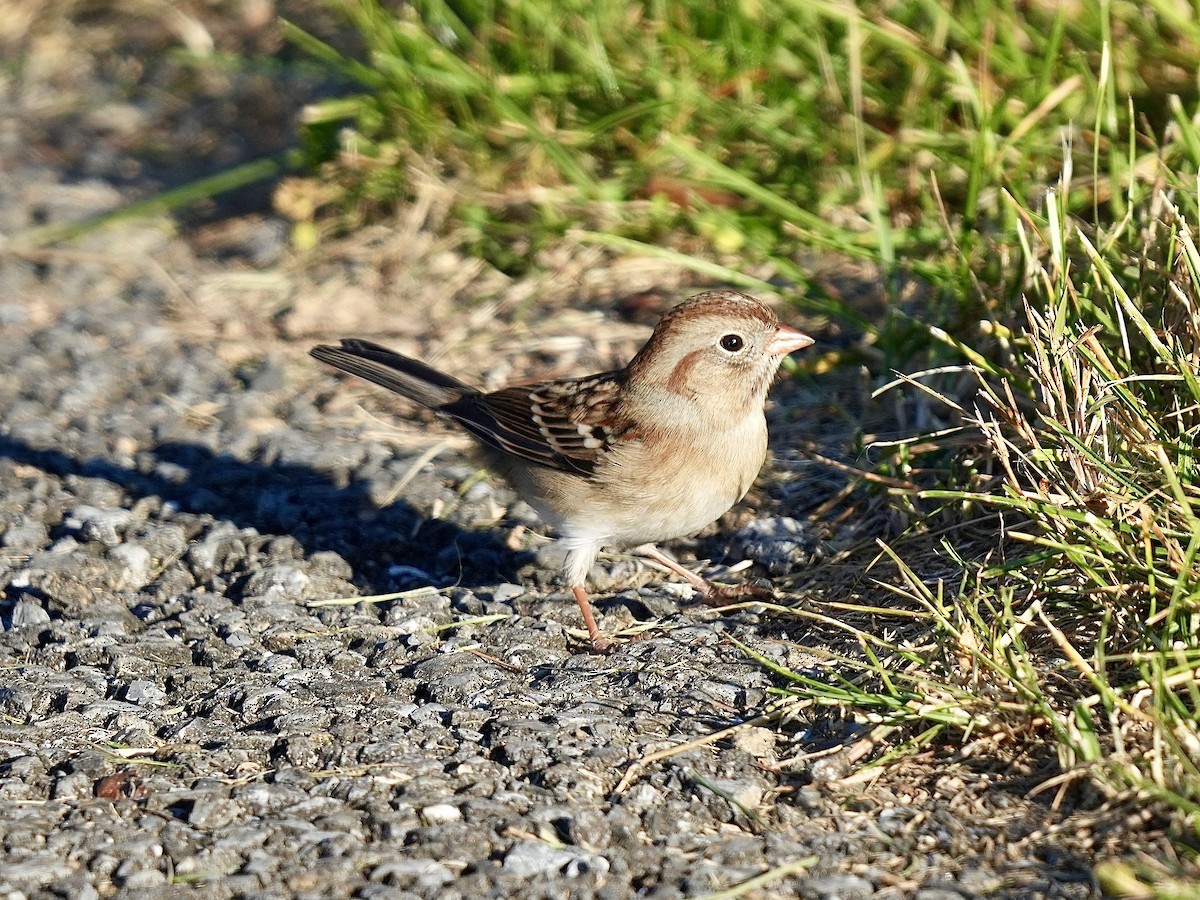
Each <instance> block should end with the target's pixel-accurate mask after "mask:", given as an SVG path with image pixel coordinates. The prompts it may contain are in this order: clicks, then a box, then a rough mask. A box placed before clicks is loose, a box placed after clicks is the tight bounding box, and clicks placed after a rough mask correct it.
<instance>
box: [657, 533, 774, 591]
mask: <svg viewBox="0 0 1200 900" xmlns="http://www.w3.org/2000/svg"><path fill="white" fill-rule="evenodd" d="M637 552H638V553H641V554H643V555H644V556H648V557H650V558H651V559H652V560H654V561H655V562H657V563H659V564H660V565H663V566H666V567H667V568H668V569H670V570H671V571H672V572H674V573H675V574H676V575H678V576H679V577H680V578H682V579H684V580H685V581H686V582H687V583H688V584H690V585H691V586H692V587H694V588H695V589H696V591H697V592H698V593H699V594H700V602H701V603H704V604H706V605H708V606H720V605H721V604H723V603H725V602H726V601H729V600H737V599H738V598H740V597H759V598H762V599H769V598H771V597H774V596H775V593H774V592H773V591H772V590H771V589H770V588H765V587H759V586H758V585H756V584H745V583H742V584H713V582H711V581H709V580H708V579H707V578H702V577H701V576H699V575H697V574H696V573H695V572H693V571H691V570H690V569H687V568H685V567H683V566H681V565H680V564H679V563H677V562H676V561H675V560H673V559H671V557H669V556H667V554H665V553H663V552H662V551H661V550H659V549H658V548H657V547H655V546H654V545H653V544H645V545H644V546H641V547H638V548H637Z"/></svg>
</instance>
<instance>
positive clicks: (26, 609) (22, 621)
mask: <svg viewBox="0 0 1200 900" xmlns="http://www.w3.org/2000/svg"><path fill="white" fill-rule="evenodd" d="M49 621H50V613H48V612H46V610H44V609H42V604H40V603H38V602H36V601H34V600H30V599H29V598H27V597H23V598H22V599H20V600H18V601H17V602H16V603H15V604H14V605H13V611H12V627H13V628H20V627H21V626H22V625H45V624H46V623H47V622H49Z"/></svg>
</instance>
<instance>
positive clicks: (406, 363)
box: [308, 339, 479, 409]
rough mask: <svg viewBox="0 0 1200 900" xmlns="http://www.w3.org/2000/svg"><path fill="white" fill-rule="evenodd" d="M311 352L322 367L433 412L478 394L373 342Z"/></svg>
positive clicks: (348, 343)
mask: <svg viewBox="0 0 1200 900" xmlns="http://www.w3.org/2000/svg"><path fill="white" fill-rule="evenodd" d="M308 352H309V355H311V356H313V357H315V358H317V359H319V360H320V361H321V362H323V363H328V364H329V365H331V366H333V367H334V368H337V369H341V370H342V371H343V372H349V373H350V374H351V375H357V376H358V377H359V378H365V379H367V381H373V382H374V383H375V384H377V385H379V386H380V387H385V388H387V389H388V390H389V391H395V392H396V393H397V394H400V395H401V396H403V397H407V398H408V399H410V400H415V401H416V402H417V403H420V404H421V405H422V406H427V407H429V408H430V409H437V408H438V407H440V406H445V405H446V404H447V403H453V402H454V401H455V400H459V399H461V398H462V397H465V396H468V395H471V394H478V393H479V391H477V390H476V389H475V388H473V387H471V386H470V385H469V384H464V383H463V382H461V381H459V380H458V379H457V378H455V377H453V376H452V375H447V374H446V373H445V372H439V371H438V370H437V369H434V368H432V367H431V366H427V365H425V363H423V362H417V360H415V359H409V358H408V357H407V356H402V355H400V354H399V353H396V352H395V351H393V350H389V349H388V348H387V347H381V346H380V345H379V344H373V343H371V342H370V341H363V340H357V339H347V340H343V341H342V345H341V346H340V347H334V346H331V345H329V344H319V345H318V346H316V347H313V348H312V349H311V350H310V351H308Z"/></svg>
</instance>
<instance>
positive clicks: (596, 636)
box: [571, 584, 613, 653]
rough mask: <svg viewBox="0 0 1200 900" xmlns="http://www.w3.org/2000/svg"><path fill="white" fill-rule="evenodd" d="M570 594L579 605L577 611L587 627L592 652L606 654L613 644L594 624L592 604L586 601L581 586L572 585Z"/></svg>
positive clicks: (584, 592)
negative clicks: (581, 614) (581, 615)
mask: <svg viewBox="0 0 1200 900" xmlns="http://www.w3.org/2000/svg"><path fill="white" fill-rule="evenodd" d="M571 593H572V594H574V595H575V602H576V603H578V604H579V611H580V612H581V613H583V624H584V625H586V626H587V631H588V637H589V638H591V641H592V652H593V653H608V652H609V651H611V650H612V648H613V642H612V641H611V640H609V639H608V638H606V637H605V636H604V632H602V631H601V630H600V626H599V625H597V624H596V617H595V616H594V615H593V614H592V604H591V603H590V602H589V601H588V595H587V591H585V590H584V589H583V585H579V584H574V585H571Z"/></svg>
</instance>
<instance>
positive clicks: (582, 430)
mask: <svg viewBox="0 0 1200 900" xmlns="http://www.w3.org/2000/svg"><path fill="white" fill-rule="evenodd" d="M812 342H813V340H812V338H810V337H809V336H808V335H806V334H802V333H801V332H799V331H796V330H795V329H793V328H789V327H788V326H786V325H783V324H780V322H779V319H778V318H777V317H776V316H775V314H774V313H773V312H771V310H769V309H768V308H767V307H766V306H764V305H763V304H762V303H759V302H758V301H757V300H755V299H754V298H752V297H747V296H746V295H745V294H741V293H738V292H737V291H730V290H717V291H708V292H706V293H703V294H699V295H697V296H695V297H692V298H691V299H690V300H687V301H685V302H684V303H681V304H680V305H679V306H676V307H675V308H674V309H672V310H671V311H670V312H669V313H668V314H667V315H666V316H665V317H664V318H663V320H662V321H661V322H659V323H658V327H657V328H655V329H654V333H653V334H652V335H651V336H650V340H649V341H647V342H646V345H645V346H644V347H642V349H641V350H640V351H638V354H637V355H636V356H635V357H634V358H633V359H632V360H631V361H630V363H629V365H627V366H626V367H625V368H623V369H618V370H617V371H615V372H605V373H603V374H600V375H592V376H589V377H587V378H578V379H571V380H566V381H548V382H543V383H541V384H529V385H520V386H514V387H508V388H504V389H503V390H499V391H494V392H492V393H489V394H485V393H483V392H481V391H479V390H476V389H475V388H473V387H471V386H470V385H468V384H464V383H463V382H461V381H459V380H458V379H457V378H455V377H454V376H452V375H447V374H445V373H443V372H439V371H437V370H436V369H432V368H430V367H429V366H427V365H425V364H424V363H421V362H417V361H416V360H414V359H409V358H408V357H406V356H401V355H400V354H398V353H395V352H393V351H391V350H388V349H386V348H384V347H381V346H379V345H378V344H372V343H370V342H368V341H361V340H343V341H342V342H341V346H340V347H333V346H328V345H322V346H318V347H314V348H313V349H312V351H311V353H312V355H313V356H314V357H316V358H317V359H319V360H321V361H322V362H325V363H328V364H329V365H331V366H335V367H336V368H338V369H341V370H343V371H345V372H349V373H350V374H352V375H357V376H359V377H361V378H365V379H367V380H368V381H373V382H375V383H376V384H378V385H381V386H383V387H385V388H388V389H389V390H392V391H395V392H396V393H398V394H402V395H403V396H405V397H408V398H409V399H410V400H414V401H416V402H417V403H420V404H421V405H422V406H427V407H429V408H430V409H432V410H434V411H435V412H437V413H438V414H439V415H441V416H445V417H446V418H449V419H453V420H454V421H455V422H457V423H458V424H459V425H460V426H462V427H463V428H465V429H466V430H467V431H468V432H470V433H471V435H472V436H473V437H474V438H475V439H476V440H477V441H478V443H479V445H480V447H481V449H482V451H483V457H484V461H485V463H486V465H487V467H488V468H489V469H491V470H492V471H493V472H494V473H496V474H498V475H501V476H502V477H504V478H505V479H506V480H507V481H508V482H509V484H511V485H512V487H513V489H514V490H515V491H516V492H517V494H518V495H519V496H520V497H521V498H522V499H524V500H525V501H526V502H527V503H528V504H529V505H530V506H532V507H533V508H534V509H535V510H537V512H538V514H539V515H540V516H541V517H542V518H543V519H544V520H545V521H546V523H547V524H549V525H550V526H551V527H552V528H554V530H555V531H557V532H558V534H559V536H560V540H561V543H562V544H563V546H564V547H565V549H566V566H565V573H566V577H567V581H568V583H569V584H570V587H571V591H572V593H574V595H575V600H576V601H577V602H578V603H579V610H580V612H582V613H583V621H584V623H585V624H586V625H587V630H588V635H589V637H590V638H591V645H592V649H593V650H594V651H596V652H602V651H603V650H605V649H606V648H607V647H608V646H609V644H610V642H609V641H608V640H607V639H606V638H605V636H604V634H603V633H602V632H601V631H600V629H599V628H598V627H597V625H596V620H595V617H594V616H593V615H592V608H591V605H590V604H589V603H588V598H587V593H586V591H585V590H584V582H585V579H586V577H587V574H588V572H589V571H590V569H591V567H592V563H593V562H594V561H595V559H596V554H597V553H598V552H599V550H600V548H601V547H604V546H607V545H616V546H622V547H636V548H637V549H638V551H639V552H641V553H643V554H645V555H647V556H649V557H651V558H652V559H654V560H656V561H658V562H659V563H661V564H662V565H664V566H667V567H668V568H669V569H671V570H672V571H674V572H676V573H678V574H679V575H681V576H682V577H683V578H685V579H686V580H687V581H688V582H689V583H691V584H692V585H693V586H695V587H696V588H697V589H698V590H699V591H700V592H701V594H702V595H703V596H705V597H706V598H722V599H724V598H726V597H731V596H740V595H744V594H747V593H751V592H752V590H751V589H749V588H747V587H744V586H743V587H718V586H717V585H714V584H712V583H711V582H709V581H707V580H705V579H703V578H701V577H700V576H699V575H696V574H695V573H693V572H690V571H689V570H687V569H685V568H684V567H683V566H681V565H679V564H678V563H677V562H675V561H674V560H672V559H670V558H669V557H668V556H666V555H664V554H663V553H661V552H660V551H659V550H658V549H657V548H655V547H654V546H653V545H654V544H656V543H658V542H660V541H665V540H669V539H671V538H676V537H680V536H682V535H686V534H690V533H692V532H695V531H698V530H700V529H701V528H703V527H704V526H706V525H708V524H709V523H711V522H713V521H715V520H716V519H717V518H718V517H719V516H720V515H721V514H722V513H724V512H725V511H726V510H727V509H729V507H731V506H732V505H733V504H734V503H736V502H737V501H738V500H740V499H741V498H742V497H743V496H745V494H746V491H747V490H749V488H750V485H751V483H752V482H753V481H754V479H755V477H756V476H757V475H758V471H759V469H760V468H762V464H763V461H764V459H765V458H766V451H767V423H766V418H765V417H764V415H763V404H764V402H765V400H766V396H767V388H768V387H769V386H770V384H771V381H772V380H773V379H774V377H775V372H776V370H777V369H778V368H779V364H780V362H781V361H782V360H783V358H784V357H785V356H786V355H787V354H789V353H791V352H792V351H793V350H799V349H801V348H803V347H807V346H809V345H810V344H811V343H812Z"/></svg>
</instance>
